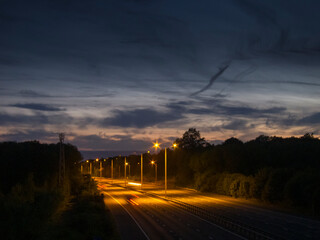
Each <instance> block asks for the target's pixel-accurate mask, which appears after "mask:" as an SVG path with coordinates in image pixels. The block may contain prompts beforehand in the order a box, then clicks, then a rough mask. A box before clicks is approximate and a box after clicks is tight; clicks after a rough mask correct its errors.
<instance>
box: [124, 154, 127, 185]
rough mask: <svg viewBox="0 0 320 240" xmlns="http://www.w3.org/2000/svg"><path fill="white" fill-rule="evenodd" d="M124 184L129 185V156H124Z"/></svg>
mask: <svg viewBox="0 0 320 240" xmlns="http://www.w3.org/2000/svg"><path fill="white" fill-rule="evenodd" d="M124 186H125V187H126V186H127V158H126V157H125V158H124Z"/></svg>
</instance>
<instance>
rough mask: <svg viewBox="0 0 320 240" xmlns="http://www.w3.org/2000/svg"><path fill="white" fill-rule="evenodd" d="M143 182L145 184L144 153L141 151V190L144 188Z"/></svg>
mask: <svg viewBox="0 0 320 240" xmlns="http://www.w3.org/2000/svg"><path fill="white" fill-rule="evenodd" d="M142 184H143V155H142V153H141V185H140V189H141V190H142Z"/></svg>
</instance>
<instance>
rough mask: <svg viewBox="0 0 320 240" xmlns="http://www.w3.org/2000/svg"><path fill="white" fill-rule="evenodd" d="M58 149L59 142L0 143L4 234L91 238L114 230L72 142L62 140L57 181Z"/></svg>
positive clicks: (0, 217) (0, 208)
mask: <svg viewBox="0 0 320 240" xmlns="http://www.w3.org/2000/svg"><path fill="white" fill-rule="evenodd" d="M59 152H60V144H59V143H57V144H41V143H39V142H37V141H30V142H20V143H17V142H2V143H0V166H1V171H0V222H1V224H0V232H1V237H2V238H3V239H8V240H10V239H66V238H68V239H89V238H90V239H92V238H93V236H103V235H107V236H109V235H110V236H111V235H112V233H113V230H112V229H111V228H112V226H111V225H110V224H109V225H106V222H108V221H107V220H108V219H107V214H106V213H105V209H104V203H103V199H101V198H97V199H96V197H97V195H96V194H97V189H96V186H95V183H94V182H93V181H92V180H91V179H90V178H85V177H83V176H81V174H80V165H79V164H78V162H79V161H81V159H82V156H81V154H80V152H79V151H78V149H77V148H76V147H75V146H73V145H71V144H64V152H65V160H66V173H65V178H64V184H63V185H59V184H58V176H59ZM70 202H72V204H71V205H70V204H69V203H70ZM67 206H69V207H67ZM70 206H72V207H70ZM66 209H67V210H68V211H67V212H66V214H62V213H64V212H65V211H66ZM92 211H93V212H92ZM94 211H96V212H97V213H96V212H94ZM69 215H70V216H69ZM75 216H76V217H75ZM106 219H107V220H106ZM79 223H81V224H82V225H81V224H80V225H79ZM55 224H56V225H55ZM83 225H84V226H85V227H83ZM79 226H80V227H79ZM81 226H82V227H81ZM101 229H102V230H101ZM71 235H74V236H77V237H71ZM66 236H70V237H66ZM99 239H109V238H108V237H104V238H99Z"/></svg>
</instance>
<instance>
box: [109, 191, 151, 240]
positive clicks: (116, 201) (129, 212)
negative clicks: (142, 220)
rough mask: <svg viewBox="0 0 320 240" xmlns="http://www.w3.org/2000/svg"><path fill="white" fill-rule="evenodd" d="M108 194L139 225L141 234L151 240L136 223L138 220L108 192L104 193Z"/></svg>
mask: <svg viewBox="0 0 320 240" xmlns="http://www.w3.org/2000/svg"><path fill="white" fill-rule="evenodd" d="M104 192H105V193H106V194H108V195H109V196H110V197H111V198H112V199H113V200H115V201H116V202H117V203H118V204H119V205H120V206H121V207H122V208H123V209H124V210H125V211H126V212H127V213H128V214H129V216H130V217H131V218H132V220H133V221H134V222H135V223H136V224H137V226H138V227H139V228H140V230H141V232H142V233H143V234H144V236H145V237H146V238H147V239H148V240H150V238H149V237H148V235H147V234H146V232H145V231H143V229H142V227H141V226H140V224H139V223H138V222H137V221H136V219H135V218H134V217H133V216H132V215H131V213H130V212H129V211H128V210H127V209H126V208H125V207H124V206H123V205H122V204H121V203H120V202H119V201H118V200H117V199H115V198H114V197H112V196H111V195H110V194H109V193H107V192H106V191H104Z"/></svg>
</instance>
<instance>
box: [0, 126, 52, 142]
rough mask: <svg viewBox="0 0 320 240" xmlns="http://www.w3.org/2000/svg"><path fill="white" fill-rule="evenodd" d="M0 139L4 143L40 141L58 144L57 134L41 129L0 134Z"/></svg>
mask: <svg viewBox="0 0 320 240" xmlns="http://www.w3.org/2000/svg"><path fill="white" fill-rule="evenodd" d="M0 139H2V140H4V141H17V142H22V141H33V140H38V141H39V140H41V141H44V142H58V134H57V133H54V132H49V131H46V130H43V129H37V130H19V131H13V132H10V133H6V134H0Z"/></svg>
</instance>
